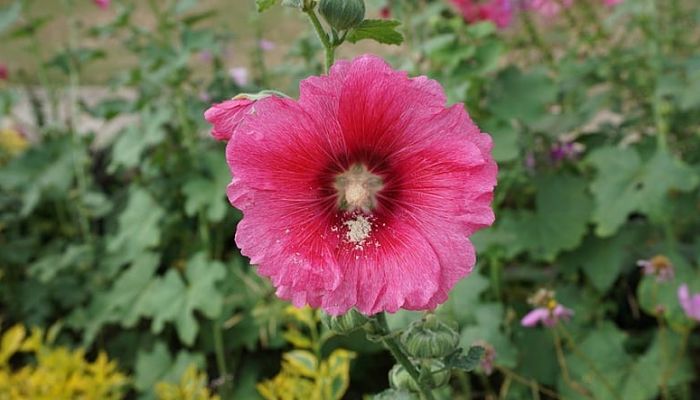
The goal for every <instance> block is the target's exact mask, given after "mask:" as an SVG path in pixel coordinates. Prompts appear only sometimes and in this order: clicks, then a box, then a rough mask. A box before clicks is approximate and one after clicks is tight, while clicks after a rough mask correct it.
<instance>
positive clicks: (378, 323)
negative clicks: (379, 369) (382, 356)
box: [371, 312, 435, 400]
mask: <svg viewBox="0 0 700 400" xmlns="http://www.w3.org/2000/svg"><path fill="white" fill-rule="evenodd" d="M371 321H372V326H373V328H374V330H375V333H376V334H378V335H379V336H380V337H381V340H382V343H384V346H386V348H387V349H389V352H391V355H393V356H394V358H395V359H396V361H397V362H398V363H399V364H401V366H403V368H404V369H405V370H406V372H408V374H409V375H411V378H413V380H414V381H416V383H417V384H418V387H419V388H420V392H421V395H422V397H423V398H425V399H427V400H435V397H434V396H433V392H432V390H431V389H430V388H429V387H427V386H426V385H425V383H423V382H422V380H421V379H420V372H419V371H418V369H416V366H415V365H413V363H412V362H411V360H409V359H408V356H406V352H405V351H404V350H403V348H402V346H401V344H400V343H399V341H398V340H396V338H395V337H394V336H392V335H391V332H390V330H389V324H387V322H386V315H385V314H384V313H383V312H381V313H379V314H377V315H375V316H374V317H373V318H372V319H371Z"/></svg>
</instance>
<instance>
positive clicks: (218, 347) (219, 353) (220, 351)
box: [212, 320, 232, 399]
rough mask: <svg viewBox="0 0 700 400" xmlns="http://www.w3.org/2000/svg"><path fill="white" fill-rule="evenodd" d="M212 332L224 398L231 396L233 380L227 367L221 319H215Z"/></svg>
mask: <svg viewBox="0 0 700 400" xmlns="http://www.w3.org/2000/svg"><path fill="white" fill-rule="evenodd" d="M212 334H213V337H214V351H215V353H216V367H217V368H218V369H219V375H220V376H221V377H222V378H223V380H224V384H223V392H224V396H223V397H224V398H225V399H227V398H229V394H230V393H231V389H232V388H231V382H230V380H229V377H228V371H227V369H226V353H225V349H224V339H223V337H222V335H221V324H220V323H219V321H218V320H217V321H214V323H213V325H212Z"/></svg>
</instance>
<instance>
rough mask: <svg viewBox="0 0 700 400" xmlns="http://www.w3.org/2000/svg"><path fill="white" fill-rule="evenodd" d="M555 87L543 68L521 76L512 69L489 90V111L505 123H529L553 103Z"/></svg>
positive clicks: (520, 73) (500, 75)
mask: <svg viewBox="0 0 700 400" xmlns="http://www.w3.org/2000/svg"><path fill="white" fill-rule="evenodd" d="M556 96H557V87H556V85H555V84H554V81H552V79H551V78H549V76H548V75H547V72H546V71H545V70H544V69H534V70H533V71H529V72H527V73H524V72H522V71H520V70H519V69H517V68H515V67H510V68H507V69H505V70H504V71H503V72H501V73H500V74H499V75H498V77H497V79H496V81H495V82H494V85H493V88H492V89H491V91H490V96H489V97H490V100H489V104H490V109H491V111H492V112H493V113H494V114H495V115H497V116H498V117H500V118H501V119H503V120H505V121H511V120H513V119H518V120H522V121H523V122H525V123H528V124H531V123H534V122H536V121H538V120H539V119H540V118H541V117H542V116H543V115H545V114H546V111H547V106H548V105H549V104H550V103H552V102H553V101H554V100H556Z"/></svg>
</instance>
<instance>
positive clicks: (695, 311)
mask: <svg viewBox="0 0 700 400" xmlns="http://www.w3.org/2000/svg"><path fill="white" fill-rule="evenodd" d="M678 301H679V302H680V303H681V307H682V308H683V311H685V314H686V315H687V316H688V318H691V319H694V320H696V321H700V293H694V294H692V295H691V294H690V289H688V285H687V284H685V283H684V284H682V285H681V286H680V287H679V288H678Z"/></svg>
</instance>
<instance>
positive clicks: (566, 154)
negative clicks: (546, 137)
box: [549, 142, 584, 163]
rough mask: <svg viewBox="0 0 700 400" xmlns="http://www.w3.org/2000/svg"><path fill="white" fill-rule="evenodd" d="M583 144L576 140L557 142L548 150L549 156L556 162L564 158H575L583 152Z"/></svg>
mask: <svg viewBox="0 0 700 400" xmlns="http://www.w3.org/2000/svg"><path fill="white" fill-rule="evenodd" d="M583 150H584V146H583V145H582V144H581V143H576V142H558V143H555V144H554V145H552V148H551V149H550V150H549V158H550V159H551V160H552V162H555V163H558V162H561V161H564V160H571V161H573V160H576V159H577V158H578V157H579V156H580V155H581V153H583Z"/></svg>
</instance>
